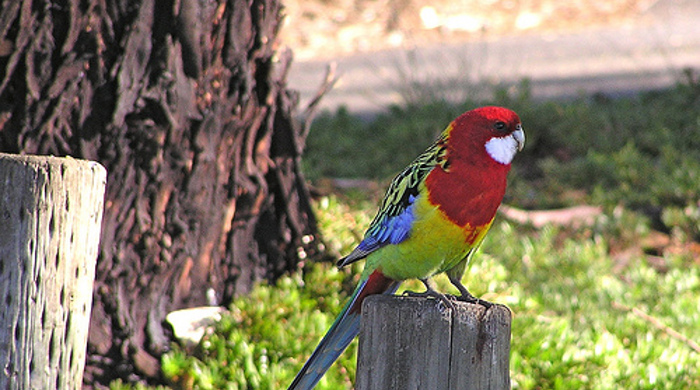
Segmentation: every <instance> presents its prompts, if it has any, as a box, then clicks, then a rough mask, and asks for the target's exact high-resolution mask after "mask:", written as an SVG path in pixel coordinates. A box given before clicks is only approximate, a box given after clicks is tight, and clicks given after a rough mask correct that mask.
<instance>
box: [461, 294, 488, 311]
mask: <svg viewBox="0 0 700 390" xmlns="http://www.w3.org/2000/svg"><path fill="white" fill-rule="evenodd" d="M452 297H453V298H454V299H456V300H458V301H460V302H467V303H473V304H475V305H480V306H483V307H484V308H485V309H486V310H488V309H490V308H491V306H493V303H491V302H489V301H485V300H483V299H479V298H476V297H475V296H473V295H471V294H469V293H467V294H466V295H465V294H462V295H460V296H454V295H453V296H452Z"/></svg>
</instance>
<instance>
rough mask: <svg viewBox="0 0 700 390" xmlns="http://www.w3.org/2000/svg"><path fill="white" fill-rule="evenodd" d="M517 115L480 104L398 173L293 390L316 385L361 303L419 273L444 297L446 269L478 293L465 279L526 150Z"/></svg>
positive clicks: (352, 331)
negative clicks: (341, 302) (350, 281)
mask: <svg viewBox="0 0 700 390" xmlns="http://www.w3.org/2000/svg"><path fill="white" fill-rule="evenodd" d="M524 143H525V133H523V129H522V126H521V124H520V118H518V115H517V114H516V113H514V112H513V111H511V110H508V109H506V108H501V107H482V108H477V109H475V110H472V111H468V112H466V113H464V114H462V115H461V116H459V117H458V118H457V119H455V120H454V121H453V122H452V123H450V125H449V126H448V127H447V129H445V130H444V131H443V132H442V134H441V135H440V137H439V138H438V139H437V141H436V142H435V143H434V144H433V145H432V146H430V147H429V148H428V149H427V150H426V151H425V152H423V153H422V154H421V155H420V156H418V157H417V158H416V159H415V160H414V161H413V162H412V163H411V164H410V165H409V166H408V167H406V168H405V169H404V170H403V172H401V173H400V174H399V175H398V176H396V177H395V178H394V180H393V181H392V182H391V185H390V186H389V189H388V191H387V193H386V196H385V197H384V200H383V201H382V204H381V207H380V209H379V212H378V213H377V215H376V217H375V218H374V219H373V220H372V222H371V224H370V226H369V228H368V229H367V232H366V233H365V236H364V239H363V240H362V241H361V242H360V244H359V245H358V246H357V247H356V248H355V249H354V250H353V251H352V252H351V253H350V254H349V255H348V256H346V257H344V258H342V259H340V260H339V261H338V265H339V266H341V267H342V266H345V265H348V264H350V263H353V262H355V261H358V260H361V259H364V258H366V259H367V261H366V264H365V268H364V271H363V273H362V277H361V279H360V283H359V285H358V286H357V288H355V292H354V293H353V295H352V297H351V298H350V301H349V302H348V303H347V304H346V305H345V308H344V309H343V311H342V312H341V313H340V315H339V316H338V318H337V319H336V320H335V322H334V323H333V325H332V326H331V328H330V330H329V331H328V333H326V335H325V336H324V337H323V339H322V340H321V342H320V343H319V345H318V347H316V350H315V351H314V352H313V354H312V355H311V357H310V358H309V360H308V361H307V362H306V364H304V367H303V368H302V369H301V371H299V373H298V374H297V376H296V378H295V379H294V382H292V384H291V385H290V387H289V389H290V390H292V389H294V390H298V389H312V388H313V387H314V386H315V385H316V383H318V381H319V380H320V379H321V377H322V376H323V375H324V374H325V372H326V371H327V370H328V368H329V367H330V366H331V364H333V362H334V361H335V360H336V359H337V358H338V356H340V354H341V353H342V352H343V351H344V350H345V348H347V346H348V345H349V344H350V342H351V341H352V339H353V338H355V336H356V335H357V334H358V332H359V328H360V309H361V306H362V301H363V300H364V298H365V297H366V296H367V295H370V294H393V293H394V292H395V291H396V289H397V288H398V287H399V284H401V281H403V280H406V279H419V280H421V281H422V282H423V284H424V285H425V287H426V293H425V294H427V295H431V296H434V297H436V298H442V299H443V300H444V295H442V294H440V293H438V292H437V291H435V290H434V289H433V288H432V287H431V285H430V284H429V283H428V279H429V278H430V277H431V276H433V275H435V274H438V273H441V272H445V273H447V276H448V277H449V280H450V282H451V283H452V284H453V285H454V286H455V287H457V289H458V290H459V291H460V293H461V294H462V296H461V299H464V300H467V301H475V300H476V299H475V298H474V297H473V296H472V295H471V294H470V293H469V291H467V289H466V288H465V287H464V286H463V285H462V283H461V278H462V276H463V274H464V271H465V268H466V265H467V263H468V262H469V259H470V257H471V255H472V254H473V253H474V251H475V250H476V249H477V248H478V247H479V244H480V243H481V241H482V240H483V238H484V235H485V234H486V232H487V231H488V230H489V228H490V227H491V224H492V222H493V219H494V216H495V214H496V209H498V206H499V205H500V204H501V201H502V200H503V195H504V193H505V190H506V176H507V174H508V171H509V170H510V164H511V161H512V160H513V157H514V156H515V153H516V152H518V151H519V150H521V149H522V148H523V145H524Z"/></svg>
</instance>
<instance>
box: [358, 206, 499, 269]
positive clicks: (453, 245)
mask: <svg viewBox="0 0 700 390" xmlns="http://www.w3.org/2000/svg"><path fill="white" fill-rule="evenodd" d="M423 194H424V192H423ZM413 213H414V218H415V219H414V222H413V225H412V227H411V231H410V234H409V237H408V238H407V239H406V240H404V241H403V242H401V243H399V244H395V245H387V246H385V247H382V248H380V249H378V250H377V251H375V252H373V253H371V254H370V255H369V256H367V264H366V265H365V273H367V274H369V273H371V272H372V271H374V270H375V269H379V270H381V272H382V273H383V274H384V275H385V276H387V277H389V278H392V279H395V280H406V279H425V278H428V277H430V276H433V275H435V274H437V273H440V272H444V271H447V270H449V269H450V268H452V267H454V266H455V265H457V263H459V262H460V261H461V260H463V259H464V258H465V257H466V256H467V255H469V252H470V251H471V249H473V248H475V247H477V246H478V245H479V243H481V241H482V239H483V237H484V235H485V234H486V232H487V231H488V229H489V227H490V225H491V222H489V223H487V224H486V225H483V226H476V227H473V226H470V225H467V226H465V227H460V226H458V225H456V224H454V223H453V222H451V221H450V220H449V219H448V218H447V217H446V216H445V214H444V213H443V212H442V211H441V210H440V209H439V208H438V207H437V206H436V205H434V204H431V203H430V201H429V200H428V196H424V195H422V196H418V197H417V198H416V200H415V204H414V210H413Z"/></svg>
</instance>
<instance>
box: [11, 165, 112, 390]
mask: <svg viewBox="0 0 700 390" xmlns="http://www.w3.org/2000/svg"><path fill="white" fill-rule="evenodd" d="M106 175H107V173H106V171H105V169H104V168H103V167H102V166H101V165H99V164H97V163H94V162H89V161H82V160H75V159H72V158H56V157H38V156H16V155H7V154H0V388H1V389H22V390H24V389H80V388H81V387H82V377H83V368H84V366H85V349H86V345H87V334H88V325H89V320H90V308H91V305H92V284H93V280H94V277H95V261H96V258H97V249H98V242H99V238H100V225H101V222H102V210H103V203H104V190H105V182H106Z"/></svg>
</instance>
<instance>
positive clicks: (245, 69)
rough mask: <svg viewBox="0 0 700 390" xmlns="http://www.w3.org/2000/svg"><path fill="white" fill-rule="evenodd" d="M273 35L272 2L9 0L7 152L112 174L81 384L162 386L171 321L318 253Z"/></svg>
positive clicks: (3, 105)
mask: <svg viewBox="0 0 700 390" xmlns="http://www.w3.org/2000/svg"><path fill="white" fill-rule="evenodd" d="M280 23H281V5H280V3H279V1H278V0H230V1H226V0H218V1H215V0H174V1H165V0H98V1H81V0H63V1H49V0H35V1H29V0H22V1H17V0H5V1H2V2H0V151H4V152H10V153H29V154H53V155H59V156H63V155H71V156H74V157H80V158H85V159H89V160H94V161H98V162H100V163H101V164H103V165H104V166H105V167H106V168H107V171H108V184H107V191H106V203H105V214H104V221H103V231H102V244H101V250H100V254H99V260H98V265H97V276H96V281H95V291H94V307H93V313H92V319H91V329H90V337H89V351H88V352H89V356H88V363H87V364H88V367H87V371H86V375H85V379H86V383H87V384H88V385H92V384H94V383H96V382H98V381H99V382H103V383H104V382H106V381H109V380H111V379H114V378H123V379H127V380H136V379H139V378H142V377H150V378H153V377H156V376H157V375H158V367H159V364H158V356H159V355H160V354H161V353H162V352H163V351H164V350H165V349H166V348H167V346H168V339H167V336H166V333H165V331H164V329H163V326H162V321H163V318H164V317H165V315H166V313H167V312H169V311H170V310H173V309H177V308H182V307H187V306H195V305H200V304H206V303H210V304H211V303H214V302H216V303H226V302H228V301H229V300H230V299H231V298H232V297H233V296H234V295H235V294H240V293H245V292H247V291H248V290H249V289H250V287H251V285H252V284H253V283H254V282H255V281H258V280H262V279H269V280H272V279H275V278H276V277H278V276H279V275H281V274H282V273H284V272H286V271H289V270H293V269H296V267H297V266H298V262H299V258H300V256H301V257H303V256H304V255H305V254H306V255H309V254H312V253H313V251H314V247H315V238H314V234H315V231H316V230H315V221H314V217H313V215H312V212H311V209H310V205H309V196H308V192H307V188H306V186H305V183H304V179H303V177H302V175H301V173H300V171H299V169H300V166H299V158H300V153H301V150H302V149H303V147H304V136H305V132H304V131H303V129H302V128H301V126H300V125H299V124H298V123H297V122H295V120H294V118H293V115H294V114H295V110H296V105H297V98H296V95H295V94H294V93H292V92H291V91H289V90H288V89H287V87H286V85H285V78H286V70H287V67H288V65H289V63H290V61H291V55H290V54H289V53H281V54H280V53H277V52H276V49H277V48H276V39H277V31H278V29H279V27H280ZM276 57H279V60H276Z"/></svg>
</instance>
